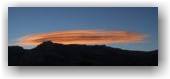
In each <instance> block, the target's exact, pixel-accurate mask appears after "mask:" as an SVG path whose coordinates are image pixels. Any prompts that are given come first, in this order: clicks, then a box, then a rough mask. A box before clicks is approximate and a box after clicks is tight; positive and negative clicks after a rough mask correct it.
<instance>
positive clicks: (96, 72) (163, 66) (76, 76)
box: [0, 0, 170, 79]
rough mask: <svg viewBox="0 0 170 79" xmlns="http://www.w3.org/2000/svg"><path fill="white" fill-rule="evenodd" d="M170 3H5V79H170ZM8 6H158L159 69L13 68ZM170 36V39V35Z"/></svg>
mask: <svg viewBox="0 0 170 79" xmlns="http://www.w3.org/2000/svg"><path fill="white" fill-rule="evenodd" d="M169 3H170V2H168V0H131V1H129V0H118V1H115V0H36V1H35V0H1V1H0V6H1V7H0V15H1V16H0V18H1V19H0V22H1V26H0V32H1V33H0V34H1V39H0V43H1V47H0V59H1V60H0V68H1V69H0V78H1V79H30V78H35V79H37V78H39V79H47V78H48V79H53V78H55V79H57V78H59V79H66V78H69V79H87V78H91V79H113V78H116V79H151V78H152V79H170V78H168V77H170V61H169V59H170V58H169V57H168V56H169V55H170V54H169V53H170V51H169V47H170V45H169V44H170V43H169V42H168V40H170V37H169V36H170V35H169V34H170V31H169V30H170V27H169V23H170V21H169V19H170V16H169V14H170V12H169V10H170V6H169ZM8 7H158V8H159V66H157V67H156V66H155V67H147V66H146V67H115V66H114V67H9V66H8V63H7V62H8V60H7V58H8V57H7V53H8V51H7V50H8V49H7V45H8V43H7V40H8V16H7V14H8ZM168 35H169V36H168Z"/></svg>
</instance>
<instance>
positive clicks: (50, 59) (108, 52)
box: [8, 41, 158, 66]
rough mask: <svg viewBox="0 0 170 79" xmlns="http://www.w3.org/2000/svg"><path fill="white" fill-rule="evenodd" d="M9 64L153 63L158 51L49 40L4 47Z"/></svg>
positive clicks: (104, 64)
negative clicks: (6, 50)
mask: <svg viewBox="0 0 170 79" xmlns="http://www.w3.org/2000/svg"><path fill="white" fill-rule="evenodd" d="M8 65H9V66H157V65H158V50H154V51H149V52H146V51H130V50H122V49H119V48H111V47H107V46H105V45H93V46H89V45H76V44H72V45H63V44H56V43H52V42H50V41H47V42H43V43H42V44H40V45H38V46H37V47H36V48H33V49H30V50H26V49H23V48H22V47H19V46H8Z"/></svg>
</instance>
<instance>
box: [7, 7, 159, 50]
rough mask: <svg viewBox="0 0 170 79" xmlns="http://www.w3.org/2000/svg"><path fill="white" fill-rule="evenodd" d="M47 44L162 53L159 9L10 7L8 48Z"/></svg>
mask: <svg viewBox="0 0 170 79" xmlns="http://www.w3.org/2000/svg"><path fill="white" fill-rule="evenodd" d="M44 40H52V41H54V42H59V43H63V44H70V43H78V44H106V45H107V46H111V47H116V48H122V49H129V50H146V51H150V50H155V49H158V8H157V7H143V8H140V7H136V8H132V7H128V8H127V7H121V8H118V7H97V8H95V7H93V8H92V7H86V8H83V7H79V8H76V7H71V8H67V7H64V8H63V7H54V8H51V7H48V8H45V7H41V8H38V7H36V8H35V7H29V8H27V7H9V8H8V44H9V45H21V46H24V48H32V47H34V46H35V45H37V44H39V43H40V42H41V41H44Z"/></svg>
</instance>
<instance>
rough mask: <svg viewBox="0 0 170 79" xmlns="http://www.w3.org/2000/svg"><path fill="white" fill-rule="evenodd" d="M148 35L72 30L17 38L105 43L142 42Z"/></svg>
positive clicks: (26, 43)
mask: <svg viewBox="0 0 170 79" xmlns="http://www.w3.org/2000/svg"><path fill="white" fill-rule="evenodd" d="M147 36H148V35H146V34H142V33H136V32H126V31H98V30H72V31H62V32H49V33H43V34H35V35H26V36H23V37H21V38H18V39H17V40H16V41H17V42H18V44H19V45H22V46H29V45H38V44H40V43H42V42H44V41H49V40H50V41H52V42H54V43H62V44H107V43H131V42H143V41H144V38H145V37H147Z"/></svg>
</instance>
